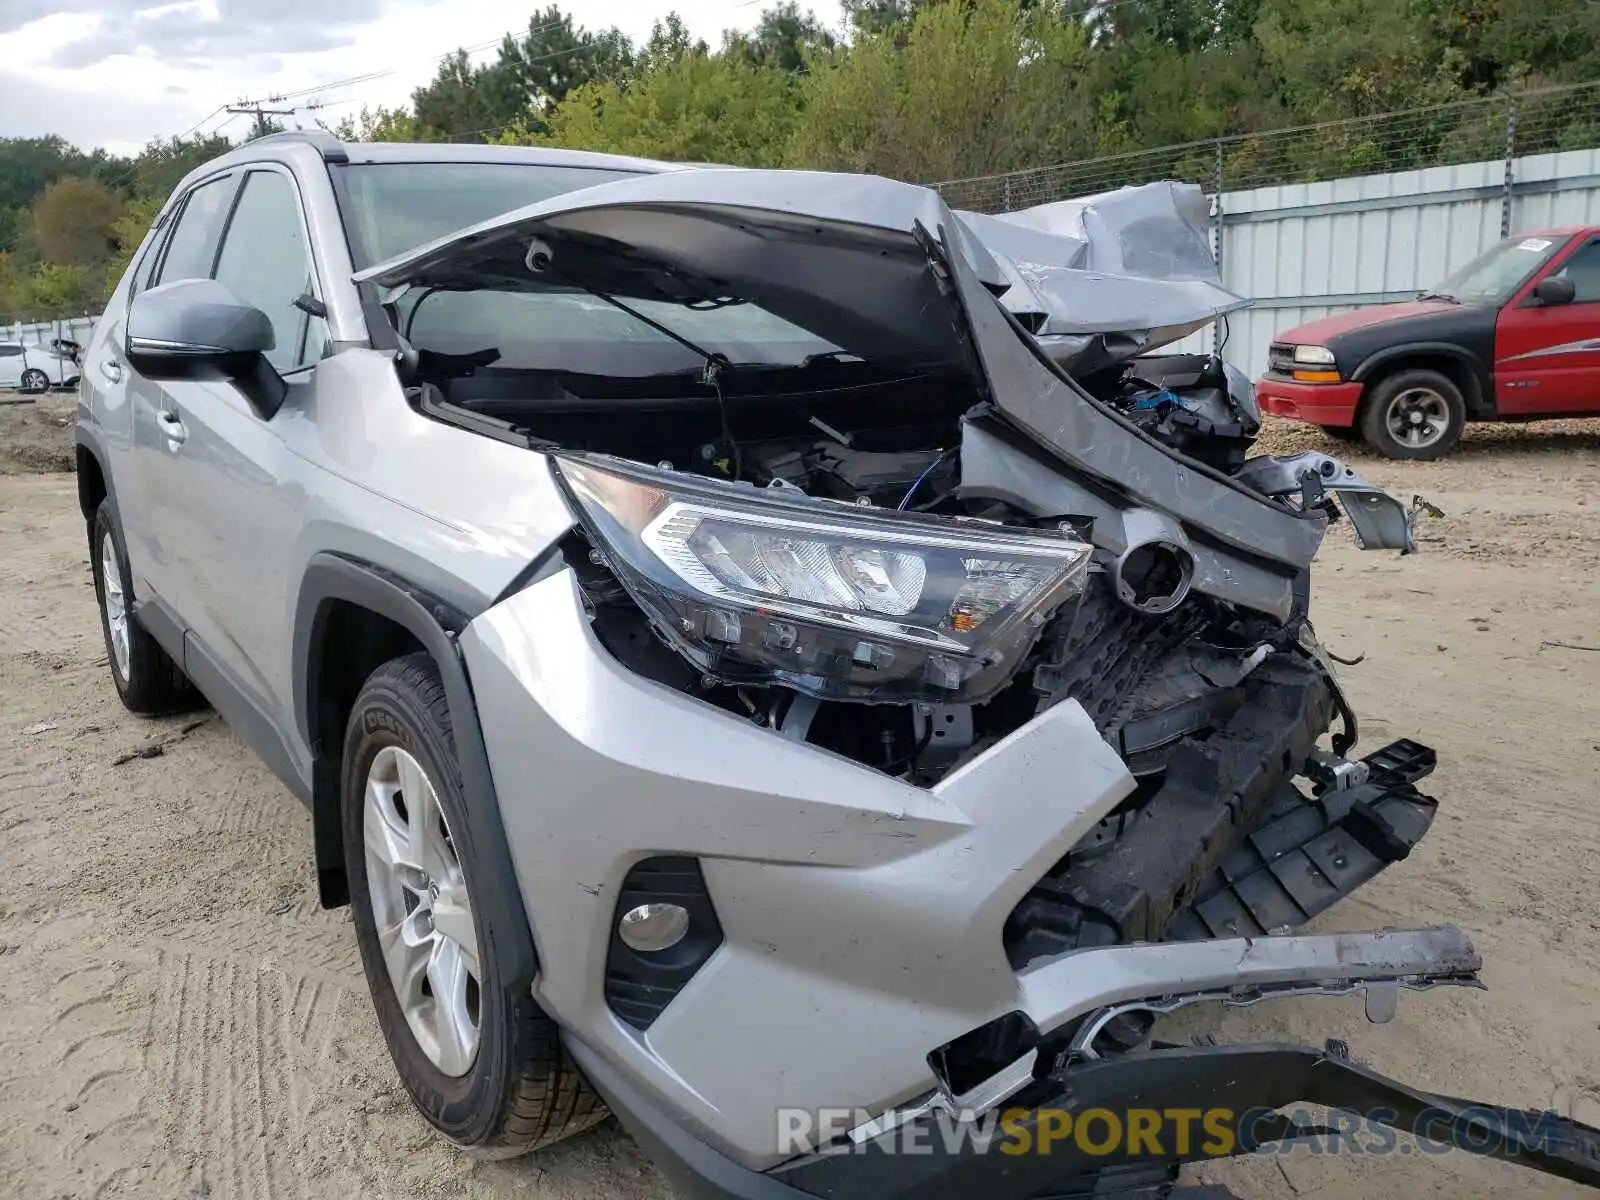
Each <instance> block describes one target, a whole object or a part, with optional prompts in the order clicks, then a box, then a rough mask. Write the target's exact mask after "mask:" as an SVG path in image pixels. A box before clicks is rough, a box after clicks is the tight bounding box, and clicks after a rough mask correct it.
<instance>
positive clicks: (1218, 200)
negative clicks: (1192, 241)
mask: <svg viewBox="0 0 1600 1200" xmlns="http://www.w3.org/2000/svg"><path fill="white" fill-rule="evenodd" d="M1222 184H1223V179H1222V139H1221V138H1218V139H1217V166H1216V174H1215V175H1214V177H1213V179H1212V195H1211V254H1212V257H1213V258H1215V259H1216V260H1217V275H1218V276H1221V274H1222ZM1222 329H1223V321H1222V319H1219V320H1217V321H1214V322H1212V324H1211V352H1212V353H1213V354H1218V355H1220V354H1221V353H1222V337H1223V334H1222Z"/></svg>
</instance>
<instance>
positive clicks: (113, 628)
mask: <svg viewBox="0 0 1600 1200" xmlns="http://www.w3.org/2000/svg"><path fill="white" fill-rule="evenodd" d="M89 563H90V567H91V569H92V571H93V573H94V594H95V599H96V600H98V601H99V602H100V629H101V632H102V633H104V634H105V639H106V662H107V664H108V665H109V666H110V667H111V681H112V682H113V683H114V684H116V685H117V695H118V696H120V697H121V698H122V703H123V704H124V705H125V706H126V707H127V709H128V711H130V712H136V713H139V714H140V715H142V716H160V715H161V714H163V713H174V712H186V711H188V710H190V709H193V708H197V707H199V706H200V705H202V704H203V703H204V700H203V699H202V698H201V696H200V693H199V692H197V691H195V688H194V685H193V684H191V683H190V682H189V679H188V676H186V675H184V673H183V672H182V671H181V670H180V669H179V668H178V664H177V663H175V662H173V661H172V658H171V656H170V655H169V654H168V653H167V652H166V651H165V650H163V649H162V648H161V643H160V642H158V641H156V640H155V638H153V637H151V636H150V635H149V633H147V632H146V631H145V629H144V627H143V626H141V625H140V624H139V618H138V617H137V616H135V615H134V611H133V587H132V584H131V580H132V579H133V575H132V572H130V571H129V570H128V551H127V548H126V547H125V545H124V543H123V540H122V526H121V524H120V523H119V522H118V521H117V510H116V509H115V508H114V507H112V504H111V498H110V497H109V496H108V497H106V499H104V500H102V501H101V502H100V508H99V509H98V510H97V511H96V512H95V515H94V524H93V525H91V526H90V527H89Z"/></svg>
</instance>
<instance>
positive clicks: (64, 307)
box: [21, 262, 105, 321]
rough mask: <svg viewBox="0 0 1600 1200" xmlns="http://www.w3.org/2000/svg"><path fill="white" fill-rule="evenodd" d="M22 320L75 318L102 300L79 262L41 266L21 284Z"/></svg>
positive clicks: (90, 309)
mask: <svg viewBox="0 0 1600 1200" xmlns="http://www.w3.org/2000/svg"><path fill="white" fill-rule="evenodd" d="M21 290H22V296H21V300H22V305H21V308H22V312H21V315H22V318H23V319H24V320H32V321H49V320H53V319H54V318H56V317H69V316H79V315H82V314H85V313H88V312H90V311H92V310H95V309H98V308H99V307H100V306H101V305H102V304H103V303H104V301H105V297H104V295H102V294H101V291H100V286H99V282H98V280H97V279H96V278H95V277H94V274H93V273H92V272H91V271H90V270H89V268H88V267H85V266H83V265H81V264H79V263H52V262H47V263H41V264H40V265H39V267H38V269H37V270H35V271H34V273H33V274H32V275H31V276H29V277H28V278H27V279H26V280H25V281H24V282H23V285H22V289H21Z"/></svg>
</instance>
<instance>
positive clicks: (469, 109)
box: [411, 50, 517, 142]
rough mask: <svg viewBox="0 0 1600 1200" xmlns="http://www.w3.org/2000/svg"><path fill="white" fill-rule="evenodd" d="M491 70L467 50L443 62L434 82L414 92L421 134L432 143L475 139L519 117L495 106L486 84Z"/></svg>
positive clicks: (412, 100)
mask: <svg viewBox="0 0 1600 1200" xmlns="http://www.w3.org/2000/svg"><path fill="white" fill-rule="evenodd" d="M488 70H489V68H488V67H480V66H475V65H473V62H472V59H471V57H470V56H468V54H467V52H466V51H465V50H457V51H456V52H455V53H454V54H452V55H451V56H450V57H449V58H447V59H445V60H444V61H443V62H441V63H440V64H439V69H438V71H437V72H435V74H434V77H433V82H431V83H429V84H428V85H427V86H426V87H420V88H418V89H417V90H416V91H414V92H412V93H411V106H412V110H413V112H414V113H415V116H416V123H417V134H418V136H419V137H420V138H421V139H422V140H424V141H430V142H447V141H457V140H460V139H462V138H468V139H471V138H474V137H477V136H478V135H479V133H480V132H481V131H483V130H486V129H491V128H494V127H495V126H498V125H502V124H504V123H506V122H507V121H512V120H515V119H516V117H517V114H516V113H514V112H513V113H501V112H498V111H496V110H495V108H494V107H493V104H492V103H491V96H490V94H489V91H488V89H486V88H485V87H484V86H483V83H484V75H485V74H486V73H487V71H488Z"/></svg>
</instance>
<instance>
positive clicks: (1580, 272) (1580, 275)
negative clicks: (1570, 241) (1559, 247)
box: [1556, 241, 1600, 304]
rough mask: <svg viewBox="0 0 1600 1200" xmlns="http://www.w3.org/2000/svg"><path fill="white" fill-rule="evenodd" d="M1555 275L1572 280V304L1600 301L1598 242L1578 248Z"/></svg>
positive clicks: (1599, 245) (1599, 252)
mask: <svg viewBox="0 0 1600 1200" xmlns="http://www.w3.org/2000/svg"><path fill="white" fill-rule="evenodd" d="M1556 274H1557V275H1562V276H1565V277H1566V278H1567V279H1570V280H1572V286H1573V288H1574V289H1575V292H1576V294H1575V295H1574V296H1573V297H1572V302H1573V303H1574V304H1583V303H1584V302H1586V301H1588V302H1593V301H1595V300H1600V241H1594V242H1588V243H1586V244H1585V245H1583V246H1580V247H1579V248H1578V249H1577V250H1576V251H1574V252H1573V255H1572V257H1571V258H1569V259H1567V261H1566V262H1565V263H1563V264H1562V266H1561V269H1560V270H1559V271H1557V272H1556Z"/></svg>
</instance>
